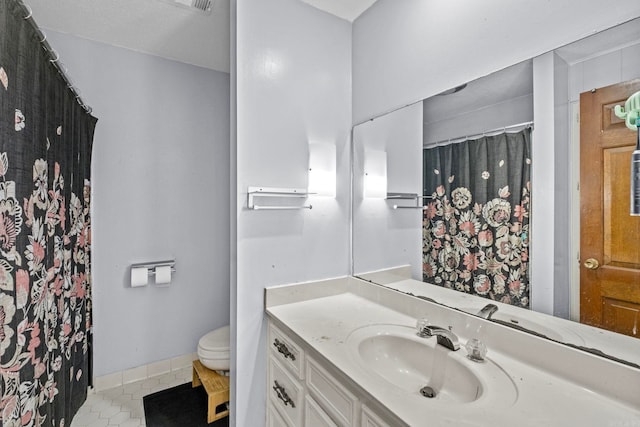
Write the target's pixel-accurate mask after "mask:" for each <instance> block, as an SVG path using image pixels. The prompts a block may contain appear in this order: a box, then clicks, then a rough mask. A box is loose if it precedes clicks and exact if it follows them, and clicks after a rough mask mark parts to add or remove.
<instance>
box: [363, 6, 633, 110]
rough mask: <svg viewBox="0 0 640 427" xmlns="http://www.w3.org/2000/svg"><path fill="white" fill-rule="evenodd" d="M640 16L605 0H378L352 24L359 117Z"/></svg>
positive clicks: (438, 90)
mask: <svg viewBox="0 0 640 427" xmlns="http://www.w3.org/2000/svg"><path fill="white" fill-rule="evenodd" d="M637 16H640V3H612V2H603V1H601V0H568V1H562V2H551V1H548V2H544V4H541V3H540V2H514V1H511V0H488V1H482V2H478V1H474V0H467V1H462V2H460V1H457V2H431V1H424V0H403V1H402V2H398V1H397V0H378V2H377V3H376V4H374V5H373V7H372V8H371V9H369V10H367V11H366V12H365V13H364V14H363V15H362V16H361V17H360V18H358V19H357V20H356V21H355V23H354V27H353V51H354V61H353V117H354V123H360V122H362V121H364V120H366V119H368V118H371V117H374V116H377V115H379V114H381V113H384V112H386V111H390V110H392V109H394V108H397V107H400V106H403V105H407V104H409V103H411V102H414V101H417V100H420V99H424V98H427V97H429V96H432V95H434V94H436V93H440V92H442V91H443V90H446V89H449V88H452V87H455V86H456V85H458V84H461V83H464V82H468V81H471V80H474V79H476V78H478V77H481V76H483V75H487V74H489V73H491V72H493V71H496V70H499V69H502V68H505V67H507V66H509V65H511V64H516V63H518V62H521V61H523V60H525V59H529V58H533V57H535V56H537V55H540V54H542V53H544V52H547V51H550V50H552V49H554V48H556V47H559V46H562V45H564V44H566V43H569V42H572V41H574V40H577V39H579V38H582V37H585V36H587V35H590V34H592V33H593V32H595V31H597V30H602V29H604V28H609V27H611V26H613V25H615V24H617V23H620V22H624V21H627V20H629V19H631V18H633V17H637ZM390 23H397V24H390Z"/></svg>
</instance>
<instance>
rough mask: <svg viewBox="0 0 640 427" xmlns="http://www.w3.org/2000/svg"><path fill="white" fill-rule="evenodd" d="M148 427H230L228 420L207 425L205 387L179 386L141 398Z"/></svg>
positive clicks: (188, 384)
mask: <svg viewBox="0 0 640 427" xmlns="http://www.w3.org/2000/svg"><path fill="white" fill-rule="evenodd" d="M142 402H143V404H144V417H145V419H146V422H147V427H229V418H228V417H225V418H222V419H221V420H218V421H215V422H213V423H211V424H207V392H206V391H205V390H204V387H202V386H200V387H196V388H193V387H191V383H186V384H182V385H179V386H176V387H173V388H170V389H167V390H162V391H159V392H157V393H153V394H149V395H147V396H144V397H143V398H142Z"/></svg>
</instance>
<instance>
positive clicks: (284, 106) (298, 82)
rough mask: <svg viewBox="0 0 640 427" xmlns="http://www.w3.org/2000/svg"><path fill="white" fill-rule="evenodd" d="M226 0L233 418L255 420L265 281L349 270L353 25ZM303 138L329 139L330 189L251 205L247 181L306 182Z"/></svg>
mask: <svg viewBox="0 0 640 427" xmlns="http://www.w3.org/2000/svg"><path fill="white" fill-rule="evenodd" d="M232 3H233V4H232V11H234V10H235V14H236V18H235V21H236V22H235V23H232V28H234V27H235V30H232V31H235V34H234V36H233V37H234V38H235V43H236V47H235V50H236V53H235V54H236V58H235V62H236V76H237V77H236V78H237V82H236V88H235V89H234V91H235V93H236V96H235V98H236V99H235V103H236V112H235V114H236V116H237V190H236V193H237V197H236V200H235V202H236V203H237V205H236V208H237V214H236V218H235V220H236V221H237V283H236V288H235V289H234V290H233V291H232V292H233V293H234V299H235V301H236V306H235V307H232V313H231V315H232V330H235V331H236V333H235V340H236V348H235V353H233V354H232V362H231V363H232V372H231V373H232V378H233V381H234V382H235V384H234V385H233V386H232V396H231V402H232V420H231V422H232V423H234V422H235V425H237V426H242V427H245V426H246V427H255V426H261V425H264V422H265V402H266V401H267V397H266V387H267V384H266V361H267V343H266V342H265V340H266V335H265V330H266V328H265V326H266V320H265V317H264V306H263V294H264V288H265V287H267V286H273V285H278V284H283V283H291V282H300V281H308V280H315V279H322V278H327V277H336V276H343V275H346V274H348V273H349V218H350V203H349V187H350V185H349V164H350V158H349V157H350V149H349V137H350V129H351V25H350V24H349V23H348V22H347V21H344V20H341V19H338V18H336V17H335V16H332V15H329V14H326V13H324V12H321V11H319V10H317V9H315V8H313V7H311V6H309V5H307V4H304V3H302V2H300V1H298V0H271V1H269V2H265V1H263V0H246V1H242V2H236V1H233V2H232ZM232 13H233V12H232ZM232 62H233V61H232ZM310 142H324V143H330V144H334V145H335V146H336V154H337V155H336V157H337V159H336V160H337V182H338V187H337V194H336V197H335V198H322V197H310V198H309V200H308V202H310V203H312V205H313V209H312V210H289V211H249V210H248V209H247V208H246V198H247V187H248V186H265V187H286V188H292V187H302V188H306V187H307V168H308V159H307V157H308V144H309V143H310ZM271 203H274V204H277V203H279V201H277V200H271Z"/></svg>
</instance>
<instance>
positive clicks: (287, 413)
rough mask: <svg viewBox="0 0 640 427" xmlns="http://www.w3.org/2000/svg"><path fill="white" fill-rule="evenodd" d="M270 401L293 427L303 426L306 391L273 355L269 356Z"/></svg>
mask: <svg viewBox="0 0 640 427" xmlns="http://www.w3.org/2000/svg"><path fill="white" fill-rule="evenodd" d="M268 387H269V388H268V393H269V400H270V401H271V403H272V404H273V405H274V406H275V407H277V408H278V410H279V412H280V414H281V415H282V418H284V420H285V421H286V422H287V423H288V424H289V425H292V426H300V425H302V405H303V400H304V389H303V387H302V385H301V384H300V383H299V382H298V380H297V379H296V378H294V377H293V376H292V375H291V374H290V373H289V372H287V369H286V368H285V367H284V366H283V365H282V364H281V363H280V362H279V361H278V360H277V359H276V357H275V356H274V355H273V354H272V355H270V356H269V383H268Z"/></svg>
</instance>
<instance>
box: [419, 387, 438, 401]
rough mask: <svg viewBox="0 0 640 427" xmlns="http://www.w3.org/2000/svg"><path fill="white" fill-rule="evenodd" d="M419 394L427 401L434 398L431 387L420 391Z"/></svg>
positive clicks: (434, 393)
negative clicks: (426, 398)
mask: <svg viewBox="0 0 640 427" xmlns="http://www.w3.org/2000/svg"><path fill="white" fill-rule="evenodd" d="M420 394H421V395H423V396H424V397H428V398H429V399H431V398H434V397H436V391H435V390H434V389H433V388H432V387H429V386H428V385H426V386H424V387H422V388H421V389H420Z"/></svg>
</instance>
